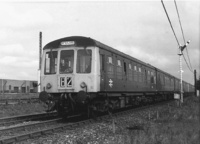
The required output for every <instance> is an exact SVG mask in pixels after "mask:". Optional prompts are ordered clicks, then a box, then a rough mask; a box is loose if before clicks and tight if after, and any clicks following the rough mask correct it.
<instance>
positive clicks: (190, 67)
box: [174, 0, 193, 72]
mask: <svg viewBox="0 0 200 144" xmlns="http://www.w3.org/2000/svg"><path fill="white" fill-rule="evenodd" d="M174 4H175V7H176V12H177V15H178V19H179V24H180V27H181V32H182V36H183V40H184V43H186V42H185V37H184V33H183V27H182V24H181V19H180V16H179V11H178V7H177V4H176V0H174ZM186 52H187V57H188V60H189V64H190V66H189V65H188V63H187V61H186V58H185V56H184V54H183V52H182V54H183V57H184V60H185V62H186V64H187V66H188V68H189V70H190V71H192V72H193V70H192V65H191V62H190V57H189V53H188V50H187V47H186Z"/></svg>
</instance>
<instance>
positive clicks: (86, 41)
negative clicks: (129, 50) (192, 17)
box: [43, 36, 155, 68]
mask: <svg viewBox="0 0 200 144" xmlns="http://www.w3.org/2000/svg"><path fill="white" fill-rule="evenodd" d="M67 41H74V42H75V45H76V46H82V47H88V46H97V47H100V48H102V49H105V50H108V51H110V52H112V53H116V54H118V55H121V56H123V57H126V58H128V59H130V60H135V61H137V62H139V63H140V64H143V65H145V66H148V67H151V68H155V67H153V66H152V65H150V64H147V63H144V62H143V61H140V60H138V59H136V58H134V57H131V56H129V55H127V54H124V53H123V52H120V51H118V50H116V49H114V48H112V47H110V46H108V45H105V44H103V43H101V42H99V41H97V40H95V39H92V38H90V37H83V36H71V37H65V38H61V39H58V40H55V41H52V42H50V43H48V44H46V45H45V46H44V48H43V49H44V50H45V49H56V48H61V47H63V46H62V45H61V43H62V42H67Z"/></svg>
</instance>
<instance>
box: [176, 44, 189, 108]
mask: <svg viewBox="0 0 200 144" xmlns="http://www.w3.org/2000/svg"><path fill="white" fill-rule="evenodd" d="M189 43H190V41H187V43H186V44H185V45H184V46H181V45H179V54H178V55H179V67H180V105H181V104H182V103H183V74H182V73H183V70H182V58H181V56H182V55H183V50H184V49H185V48H186V47H187V45H188V44H189Z"/></svg>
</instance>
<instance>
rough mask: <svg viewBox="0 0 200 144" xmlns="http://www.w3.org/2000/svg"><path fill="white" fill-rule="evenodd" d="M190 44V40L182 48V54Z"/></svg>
mask: <svg viewBox="0 0 200 144" xmlns="http://www.w3.org/2000/svg"><path fill="white" fill-rule="evenodd" d="M189 43H190V40H189V41H187V42H186V44H185V45H183V46H180V50H181V52H182V51H183V50H184V49H185V48H186V47H187V45H188V44H189Z"/></svg>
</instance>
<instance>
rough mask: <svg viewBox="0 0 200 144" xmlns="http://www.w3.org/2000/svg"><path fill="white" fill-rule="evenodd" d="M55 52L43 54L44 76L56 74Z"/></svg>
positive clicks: (56, 53)
mask: <svg viewBox="0 0 200 144" xmlns="http://www.w3.org/2000/svg"><path fill="white" fill-rule="evenodd" d="M57 55H58V52H57V51H50V52H46V54H45V68H44V73H45V74H56V69H57Z"/></svg>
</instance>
